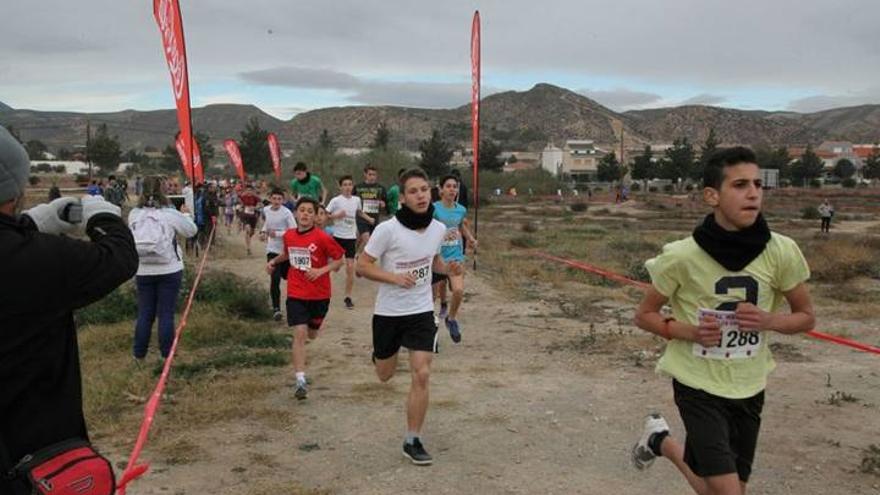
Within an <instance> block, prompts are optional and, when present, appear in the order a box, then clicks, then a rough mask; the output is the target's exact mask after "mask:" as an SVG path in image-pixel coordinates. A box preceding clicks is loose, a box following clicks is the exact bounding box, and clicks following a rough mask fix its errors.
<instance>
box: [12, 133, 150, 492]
mask: <svg viewBox="0 0 880 495" xmlns="http://www.w3.org/2000/svg"><path fill="white" fill-rule="evenodd" d="M29 171H30V163H29V161H28V157H27V153H26V152H25V151H24V149H23V148H22V146H21V145H20V144H19V143H18V142H17V141H16V140H15V139H14V138H13V137H12V136H10V134H9V133H8V132H7V131H6V129H4V128H2V127H0V280H2V281H3V289H2V292H0V296H2V297H0V384H2V386H0V494H3V495H18V494H29V493H31V491H30V488H29V487H28V486H26V482H24V481H23V480H20V479H15V480H10V479H7V477H6V476H5V475H6V473H7V472H8V471H9V469H10V468H11V467H12V466H14V465H15V464H16V463H17V462H18V461H19V460H20V459H21V458H22V457H24V456H25V455H28V454H32V453H34V452H36V451H38V450H40V449H42V448H44V447H47V446H49V445H52V444H55V443H58V442H61V441H64V440H67V439H71V438H81V439H88V434H87V432H86V425H85V419H84V417H83V408H82V385H81V379H80V365H79V350H78V346H77V340H76V328H75V326H74V321H73V310H75V309H77V308H82V307H83V306H86V305H88V304H90V303H92V302H95V301H97V300H98V299H101V298H102V297H104V296H105V295H107V294H108V293H110V292H112V291H113V290H114V289H115V288H116V287H118V286H119V285H120V284H122V283H123V282H125V281H126V280H128V279H130V278H131V277H132V276H134V274H135V271H136V270H137V267H138V255H137V251H136V250H135V245H134V240H133V239H132V235H131V231H130V230H129V229H128V226H127V225H126V224H125V223H124V222H123V221H122V219H121V218H119V207H117V206H114V205H112V204H110V203H108V202H106V201H104V200H103V199H102V198H100V197H91V198H84V199H83V200H82V203H81V205H82V221H81V222H80V223H78V224H76V223H68V222H67V221H65V219H64V218H66V217H65V215H64V214H63V211H64V210H65V207H67V206H68V205H71V204H73V205H76V204H80V201H79V200H78V199H75V198H59V199H56V200H54V201H52V202H50V203H47V204H42V205H38V206H36V207H34V208H32V209H30V210H28V211H25V212H24V213H23V214H22V213H20V212H21V208H22V205H23V203H24V192H25V187H26V185H27V182H28V173H29ZM69 219H70V220H73V218H72V217H71V218H69ZM78 227H84V229H85V233H86V235H87V236H88V237H89V239H90V240H91V242H87V241H82V240H76V239H72V238H69V237H64V236H61V235H59V234H63V233H67V232H72V231H74V230H75V229H76V228H78Z"/></svg>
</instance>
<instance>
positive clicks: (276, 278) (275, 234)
mask: <svg viewBox="0 0 880 495" xmlns="http://www.w3.org/2000/svg"><path fill="white" fill-rule="evenodd" d="M282 203H284V191H282V190H281V189H277V188H276V189H273V190H272V192H271V193H270V194H269V207H268V208H263V227H262V228H261V229H260V240H261V241H263V242H265V243H266V261H267V262H268V261H272V259H273V258H276V257H278V255H279V254H281V253H282V252H283V251H284V240H283V238H284V233H285V232H287V231H288V230H289V229H295V228H296V220H295V219H294V218H293V213H292V212H291V211H290V210H288V209H287V207H285V206H284V205H283V204H282ZM288 266H289V265H287V264H284V263H280V264H279V265H278V266H276V267H275V270H274V271H273V272H272V274H271V275H270V282H269V295H270V297H271V298H272V313H273V314H272V317H273V318H275V321H281V316H282V315H281V287H280V286H281V278H282V277H284V276H286V274H287V267H288Z"/></svg>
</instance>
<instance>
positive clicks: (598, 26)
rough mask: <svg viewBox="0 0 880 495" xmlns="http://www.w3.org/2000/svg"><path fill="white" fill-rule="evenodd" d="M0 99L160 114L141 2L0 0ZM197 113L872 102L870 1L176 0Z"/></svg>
mask: <svg viewBox="0 0 880 495" xmlns="http://www.w3.org/2000/svg"><path fill="white" fill-rule="evenodd" d="M3 3H4V5H3V17H4V18H5V19H6V21H7V22H4V23H3V28H2V29H0V102H3V103H5V104H7V105H10V106H12V107H14V108H31V109H38V110H73V111H88V112H95V111H116V110H122V109H126V108H134V109H138V110H148V109H157V108H172V107H173V100H172V95H171V88H170V80H169V76H168V72H167V69H166V65H165V61H164V57H163V55H162V46H161V40H160V38H159V33H158V29H157V27H156V24H155V21H154V19H153V13H152V1H150V0H84V1H71V0H4V2H3ZM181 5H182V9H183V18H184V26H185V31H186V43H187V49H188V57H189V71H190V84H191V91H192V100H193V105H194V106H202V105H205V104H209V103H221V102H228V103H252V104H255V105H257V106H259V107H260V108H262V109H264V110H266V111H267V112H269V113H271V114H273V115H275V116H277V117H280V118H290V117H291V116H292V115H294V114H296V113H297V112H302V111H305V110H309V109H314V108H322V107H327V106H341V105H364V104H368V105H374V104H390V105H406V106H419V107H431V108H447V107H454V106H458V105H462V104H465V103H467V101H468V100H469V98H470V93H469V84H470V67H469V41H470V24H471V16H472V15H473V11H474V10H475V9H479V10H480V14H481V16H482V18H483V26H482V29H483V86H484V95H486V94H488V93H491V92H493V91H502V90H511V89H512V90H526V89H528V88H530V87H532V86H533V85H534V84H536V83H538V82H548V83H551V84H556V85H559V86H563V87H566V88H569V89H571V90H574V91H578V92H580V93H583V94H585V95H587V96H590V97H592V98H594V99H596V100H597V101H599V102H600V103H603V104H605V105H607V106H609V107H611V108H613V109H615V110H627V109H636V108H653V107H662V106H674V105H680V104H705V105H717V106H725V107H734V108H743V109H766V110H795V111H814V110H822V109H827V108H832V107H837V106H849V105H858V104H864V103H880V30H878V26H880V23H878V19H880V1H877V0H851V1H848V0H834V1H832V0H828V1H817V0H800V1H789V0H760V1H757V0H737V1H723V0H663V1H656V0H614V1H610V0H609V1H598V0H571V1H548V0H544V1H534V0H492V1H482V2H480V1H461V0H443V1H430V2H429V1H414V0H410V1H397V0H395V1H391V0H323V1H316V0H298V1H294V0H249V1H241V0H181Z"/></svg>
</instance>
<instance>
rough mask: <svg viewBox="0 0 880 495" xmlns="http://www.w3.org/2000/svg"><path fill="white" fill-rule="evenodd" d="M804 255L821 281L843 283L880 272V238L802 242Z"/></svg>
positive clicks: (827, 239) (847, 238)
mask: <svg viewBox="0 0 880 495" xmlns="http://www.w3.org/2000/svg"><path fill="white" fill-rule="evenodd" d="M802 249H803V251H804V255H805V256H806V258H807V262H808V263H809V265H810V269H811V270H812V273H813V279H814V280H816V281H819V282H832V283H840V282H846V281H848V280H851V279H853V278H856V277H859V276H868V277H875V276H877V275H878V273H880V250H878V246H877V241H876V240H873V239H870V238H864V237H851V236H846V237H844V236H835V237H834V238H815V239H812V240H810V241H808V242H807V243H805V244H804V245H802Z"/></svg>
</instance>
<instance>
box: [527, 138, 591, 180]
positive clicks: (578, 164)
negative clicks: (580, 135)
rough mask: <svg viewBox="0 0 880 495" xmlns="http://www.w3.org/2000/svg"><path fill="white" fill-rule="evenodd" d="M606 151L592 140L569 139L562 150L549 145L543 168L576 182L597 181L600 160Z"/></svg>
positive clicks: (544, 155)
mask: <svg viewBox="0 0 880 495" xmlns="http://www.w3.org/2000/svg"><path fill="white" fill-rule="evenodd" d="M603 156H605V151H603V150H602V149H600V148H599V147H597V146H596V144H595V142H593V140H591V139H569V140H567V141H566V142H565V145H564V146H563V147H562V149H560V148H557V147H555V146H553V145H552V144H548V145H547V147H546V148H544V151H543V153H542V154H541V168H543V169H544V170H547V171H548V172H550V173H552V174H554V175H563V176H565V177H567V178H569V179H571V180H572V181H574V182H576V183H577V182H590V181H593V180H595V179H596V174H597V173H598V169H599V160H601V159H602V157H603Z"/></svg>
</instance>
